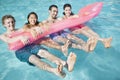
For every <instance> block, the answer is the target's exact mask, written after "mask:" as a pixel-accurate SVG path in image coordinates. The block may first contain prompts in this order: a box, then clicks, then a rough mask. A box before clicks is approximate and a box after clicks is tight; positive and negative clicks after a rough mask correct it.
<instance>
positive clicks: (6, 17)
mask: <svg viewBox="0 0 120 80" xmlns="http://www.w3.org/2000/svg"><path fill="white" fill-rule="evenodd" d="M8 18H12V19H13V21H14V22H15V18H14V17H13V16H12V15H5V16H3V17H2V24H3V25H4V21H5V20H6V19H8Z"/></svg>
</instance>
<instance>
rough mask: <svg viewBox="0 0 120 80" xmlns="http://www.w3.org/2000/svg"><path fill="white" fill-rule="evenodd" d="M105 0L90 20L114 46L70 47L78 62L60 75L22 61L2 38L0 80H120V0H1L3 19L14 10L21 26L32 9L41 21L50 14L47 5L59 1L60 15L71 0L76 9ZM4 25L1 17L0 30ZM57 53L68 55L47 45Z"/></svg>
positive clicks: (93, 27) (89, 23)
mask: <svg viewBox="0 0 120 80" xmlns="http://www.w3.org/2000/svg"><path fill="white" fill-rule="evenodd" d="M96 1H103V2H104V6H103V9H102V11H101V13H100V15H99V16H97V17H96V18H94V19H92V20H91V21H89V22H88V23H87V25H88V26H90V27H91V28H92V29H93V30H94V31H96V32H97V33H98V34H100V36H101V37H103V38H104V37H110V36H112V37H113V41H112V47H111V48H108V49H106V48H104V46H103V45H102V44H101V43H100V42H99V43H98V44H97V47H96V48H95V50H94V51H93V52H91V53H90V54H88V53H86V52H84V51H82V50H77V49H72V48H70V49H69V52H70V51H73V52H75V53H76V54H77V62H76V64H75V67H74V70H73V72H68V71H67V70H66V69H64V70H65V72H66V74H67V75H66V77H65V78H64V79H62V78H59V77H57V76H55V75H53V74H52V73H49V72H46V71H43V70H39V69H38V68H36V67H33V66H29V65H28V64H26V63H22V62H20V61H19V60H18V59H17V58H16V57H15V55H14V52H12V51H9V50H8V49H7V45H6V44H4V43H3V42H2V41H0V80H120V76H119V74H120V62H119V60H120V59H119V58H120V41H119V40H120V37H119V34H120V10H119V8H120V0H85V1H83V0H26V1H25V0H6V1H5V0H0V11H1V12H0V19H1V18H2V16H3V15H5V14H11V15H13V16H14V17H15V19H16V27H17V28H20V27H22V26H23V25H24V23H25V22H26V21H27V20H26V17H27V15H28V13H29V12H31V11H34V12H36V13H37V14H38V16H39V20H40V21H42V20H44V19H46V18H47V17H48V7H49V5H51V4H56V5H58V7H59V16H62V11H63V10H62V9H63V8H62V6H63V5H64V4H65V3H70V4H72V6H73V12H74V13H77V11H78V10H79V9H80V8H81V7H83V6H85V5H87V4H90V3H93V2H96ZM4 31H5V29H4V28H3V27H2V24H1V20H0V34H1V33H2V32H4ZM48 49H49V51H50V52H52V53H54V54H55V55H56V56H58V57H60V58H62V59H65V57H64V56H63V55H61V54H60V52H59V51H57V50H54V49H50V48H48Z"/></svg>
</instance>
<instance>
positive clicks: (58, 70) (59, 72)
mask: <svg viewBox="0 0 120 80" xmlns="http://www.w3.org/2000/svg"><path fill="white" fill-rule="evenodd" d="M29 62H30V63H32V64H34V65H35V66H37V67H38V68H40V69H43V70H47V71H49V72H52V73H54V74H55V75H57V76H60V77H65V74H63V72H62V66H61V64H59V65H58V67H57V68H53V67H51V66H50V65H49V64H46V63H44V62H43V61H41V60H40V59H39V58H38V57H36V56H35V55H31V56H30V58H29Z"/></svg>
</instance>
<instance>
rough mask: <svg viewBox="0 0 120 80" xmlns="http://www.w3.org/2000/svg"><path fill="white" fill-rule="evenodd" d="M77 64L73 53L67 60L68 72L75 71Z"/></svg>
mask: <svg viewBox="0 0 120 80" xmlns="http://www.w3.org/2000/svg"><path fill="white" fill-rule="evenodd" d="M75 62H76V54H75V53H73V52H71V53H70V54H69V56H68V59H67V67H68V71H70V72H71V71H72V70H73V68H74V64H75Z"/></svg>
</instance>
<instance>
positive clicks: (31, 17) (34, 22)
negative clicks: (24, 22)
mask: <svg viewBox="0 0 120 80" xmlns="http://www.w3.org/2000/svg"><path fill="white" fill-rule="evenodd" d="M28 22H29V23H30V24H31V25H35V24H36V22H37V17H36V15H35V14H31V15H30V16H29V18H28Z"/></svg>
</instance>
